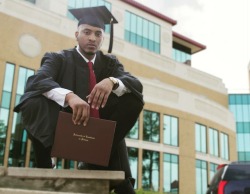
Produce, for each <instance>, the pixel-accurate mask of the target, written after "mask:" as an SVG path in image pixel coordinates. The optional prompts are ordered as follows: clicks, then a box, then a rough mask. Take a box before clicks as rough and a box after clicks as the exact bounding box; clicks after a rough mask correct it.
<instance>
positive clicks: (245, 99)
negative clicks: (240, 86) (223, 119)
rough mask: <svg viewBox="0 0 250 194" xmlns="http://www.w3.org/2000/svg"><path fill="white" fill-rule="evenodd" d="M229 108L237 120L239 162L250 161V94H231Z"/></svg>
mask: <svg viewBox="0 0 250 194" xmlns="http://www.w3.org/2000/svg"><path fill="white" fill-rule="evenodd" d="M229 108H230V110H231V111H232V112H233V114H234V116H235V120H236V134H237V135H236V137H237V141H236V142H237V153H238V160H239V161H250V94H229Z"/></svg>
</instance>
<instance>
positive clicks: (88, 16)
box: [69, 6, 118, 53]
mask: <svg viewBox="0 0 250 194" xmlns="http://www.w3.org/2000/svg"><path fill="white" fill-rule="evenodd" d="M69 11H70V12H71V13H72V15H73V16H74V17H75V18H76V19H77V20H78V21H79V22H78V26H79V25H81V24H88V25H91V26H94V27H98V28H102V29H103V30H105V24H110V41H109V49H108V52H109V53H111V52H112V47H113V34H114V29H113V24H115V23H118V21H117V20H116V19H115V17H114V16H113V15H112V14H111V12H110V11H109V10H108V8H107V7H106V6H98V7H85V8H76V9H69Z"/></svg>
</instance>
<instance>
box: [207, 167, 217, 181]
mask: <svg viewBox="0 0 250 194" xmlns="http://www.w3.org/2000/svg"><path fill="white" fill-rule="evenodd" d="M217 167H218V164H214V163H210V172H209V177H210V181H211V180H212V178H213V177H214V175H215V173H216V172H217Z"/></svg>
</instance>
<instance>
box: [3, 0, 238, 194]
mask: <svg viewBox="0 0 250 194" xmlns="http://www.w3.org/2000/svg"><path fill="white" fill-rule="evenodd" d="M96 5H105V6H107V8H108V9H109V10H110V11H111V12H112V13H113V15H114V16H115V17H116V19H117V20H118V22H119V23H118V24H116V25H115V27H114V28H115V29H114V30H115V35H114V46H113V54H115V55H116V56H117V57H118V59H119V60H120V61H121V62H122V63H123V64H124V67H125V69H126V70H127V71H129V72H131V73H132V74H134V75H135V76H136V77H138V78H139V79H140V80H141V82H142V84H143V86H144V91H143V94H144V100H145V106H144V110H143V111H142V113H141V114H140V117H139V119H138V122H137V123H136V125H135V126H134V127H133V129H132V130H131V132H130V133H129V134H128V135H127V138H126V142H127V146H128V153H129V158H130V165H131V169H132V172H133V176H134V178H136V188H138V189H141V188H142V189H144V190H150V191H152V192H153V191H159V192H162V193H179V194H185V193H188V194H194V193H196V194H202V193H204V192H205V190H206V188H207V184H208V182H209V180H210V177H211V176H212V175H213V173H214V172H215V170H216V167H217V165H218V164H221V163H228V162H230V161H234V160H237V152H236V133H235V121H234V117H233V114H232V113H231V112H230V111H229V109H228V94H227V89H226V88H225V86H224V84H223V82H222V80H221V79H220V78H217V77H214V76H213V75H210V74H207V73H205V72H201V71H199V70H197V69H194V68H192V65H191V61H192V60H191V56H192V54H195V53H197V52H200V51H202V50H204V49H205V48H206V47H205V46H204V45H202V44H200V43H198V42H196V41H194V40H191V39H189V38H188V37H185V36H183V35H181V34H179V33H177V32H174V31H173V30H172V27H173V26H174V25H176V24H177V22H176V21H175V20H173V19H171V18H169V17H167V16H165V15H162V14H161V13H158V12H156V11H154V10H151V9H150V8H148V7H145V6H143V5H141V4H139V3H137V2H135V1H132V0H53V1H50V0H1V1H0V22H1V24H2V25H1V27H0V29H1V37H0V39H1V47H0V49H1V52H0V103H1V104H0V105H1V106H0V166H19V167H34V166H35V162H34V156H33V150H32V145H31V142H30V141H29V140H28V138H27V134H26V131H25V129H24V127H23V126H22V123H21V120H20V115H19V114H17V113H14V112H13V108H14V106H15V105H16V104H17V103H18V102H19V99H20V96H21V95H22V94H23V92H24V87H25V83H26V80H27V78H28V77H29V76H31V75H33V74H34V73H35V72H36V70H37V69H38V68H39V67H40V60H41V58H42V56H43V55H44V53H45V52H47V51H58V50H61V49H66V48H72V47H74V46H75V45H76V41H75V38H74V32H75V30H76V26H77V22H76V21H75V20H73V19H72V16H71V15H70V14H69V12H68V9H69V8H76V7H88V6H96ZM108 42H109V31H108V30H107V31H106V34H105V41H104V43H103V46H102V48H103V51H104V52H107V50H106V48H107V47H108ZM55 161H56V164H57V168H59V169H60V168H68V169H71V168H76V165H77V163H76V162H75V161H67V160H64V159H60V158H57V159H55Z"/></svg>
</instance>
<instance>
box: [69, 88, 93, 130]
mask: <svg viewBox="0 0 250 194" xmlns="http://www.w3.org/2000/svg"><path fill="white" fill-rule="evenodd" d="M65 101H66V102H67V103H68V104H69V106H70V107H71V108H72V110H73V116H72V121H73V122H74V124H75V125H80V124H82V123H83V125H84V126H86V125H87V123H88V120H89V116H90V106H89V104H88V103H87V102H85V101H84V100H82V99H81V98H80V97H79V96H77V95H76V94H74V93H73V92H71V93H68V94H67V95H66V98H65Z"/></svg>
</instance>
